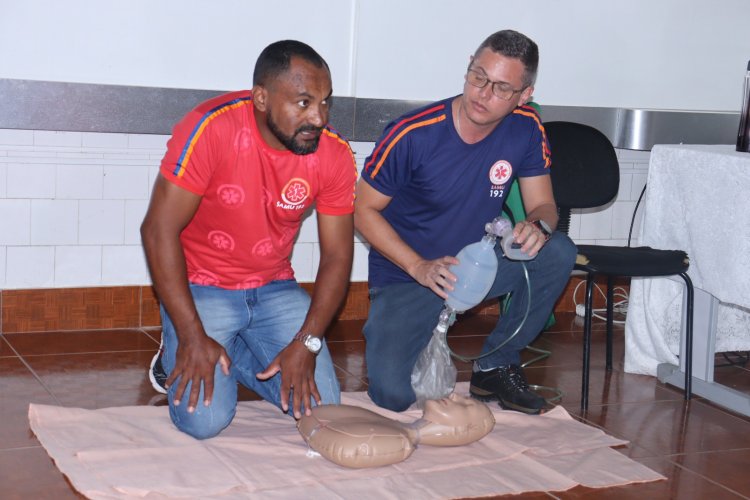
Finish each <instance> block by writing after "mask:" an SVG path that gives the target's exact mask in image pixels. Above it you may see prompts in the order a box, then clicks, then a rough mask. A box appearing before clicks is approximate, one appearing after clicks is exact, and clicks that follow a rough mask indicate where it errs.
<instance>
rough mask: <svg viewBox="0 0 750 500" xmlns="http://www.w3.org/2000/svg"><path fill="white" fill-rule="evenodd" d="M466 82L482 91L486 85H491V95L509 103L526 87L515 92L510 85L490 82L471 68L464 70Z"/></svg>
mask: <svg viewBox="0 0 750 500" xmlns="http://www.w3.org/2000/svg"><path fill="white" fill-rule="evenodd" d="M466 81H467V82H468V83H469V84H470V85H473V86H475V87H477V88H480V89H483V88H484V87H486V86H487V84H488V83H491V84H492V93H493V94H495V96H497V97H499V98H500V99H502V100H503V101H510V100H511V98H512V97H513V96H514V95H516V94H518V93H519V92H523V91H524V90H526V87H524V88H521V89H518V90H516V89H514V88H513V87H511V86H510V84H509V83H507V82H493V81H492V80H490V79H489V78H487V76H486V75H484V74H482V73H480V72H479V71H477V70H475V69H471V68H469V69H468V70H466Z"/></svg>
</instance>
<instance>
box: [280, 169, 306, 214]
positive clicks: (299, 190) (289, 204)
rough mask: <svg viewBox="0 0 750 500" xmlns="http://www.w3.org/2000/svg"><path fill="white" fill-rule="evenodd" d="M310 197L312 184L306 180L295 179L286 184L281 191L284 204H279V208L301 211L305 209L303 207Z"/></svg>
mask: <svg viewBox="0 0 750 500" xmlns="http://www.w3.org/2000/svg"><path fill="white" fill-rule="evenodd" d="M309 196H310V184H308V183H307V181H306V180H305V179H300V178H299V177H295V178H293V179H291V180H290V181H289V182H287V183H286V186H284V189H282V190H281V199H282V200H284V203H283V204H282V203H279V202H277V206H278V207H280V208H284V209H287V210H289V209H294V210H299V209H301V208H304V205H302V204H303V203H304V202H305V200H306V199H307V198H308V197H309Z"/></svg>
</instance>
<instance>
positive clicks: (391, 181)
mask: <svg viewBox="0 0 750 500" xmlns="http://www.w3.org/2000/svg"><path fill="white" fill-rule="evenodd" d="M453 99H454V98H450V99H446V100H443V101H439V102H437V103H434V104H431V105H429V106H425V107H423V108H420V109H417V110H414V111H412V112H410V113H407V114H405V115H404V116H402V117H400V118H398V119H397V120H394V121H393V122H391V123H390V124H389V125H388V126H387V127H386V128H385V130H384V132H383V135H382V137H381V138H380V139H379V140H378V141H377V143H376V144H375V149H374V150H373V152H372V154H371V155H370V156H369V157H368V158H367V160H366V161H365V166H364V169H363V171H362V178H363V179H364V181H365V182H367V183H368V184H370V186H372V187H373V188H374V189H376V190H377V191H378V192H380V193H382V194H384V195H386V196H389V197H391V201H390V203H389V204H388V205H387V206H386V208H385V209H384V210H383V212H382V215H383V217H384V218H385V219H386V220H387V221H388V223H390V224H391V226H393V228H394V230H395V231H396V232H397V233H398V234H399V236H400V237H401V238H402V239H403V240H404V242H406V243H407V244H408V245H409V246H411V247H412V248H413V249H414V251H416V252H417V253H419V254H420V255H421V256H422V257H423V258H425V259H436V258H438V257H443V256H445V255H456V254H457V253H458V252H459V250H461V248H463V247H464V246H466V245H467V244H469V243H474V242H475V241H479V239H481V238H482V236H483V235H484V224H485V223H486V222H489V221H491V220H492V219H494V218H495V217H497V216H498V215H500V214H501V212H502V207H503V203H504V202H505V197H506V196H507V193H508V192H509V190H510V186H511V183H512V182H513V179H514V178H515V177H532V176H537V175H549V166H550V157H549V145H548V143H547V139H546V135H545V133H544V127H543V126H542V123H541V120H540V119H539V116H538V115H537V113H536V111H535V110H534V109H533V108H531V107H529V106H519V107H518V108H516V109H515V110H514V111H513V112H512V113H511V114H509V115H508V116H506V117H505V118H504V119H503V120H502V121H501V122H500V123H499V124H498V126H497V127H496V128H495V130H493V132H492V133H491V134H490V135H488V136H487V137H485V138H484V139H483V140H481V141H480V142H478V143H476V144H466V143H465V142H464V141H463V140H461V138H460V137H459V135H458V132H457V131H456V129H455V127H454V126H453V119H452V116H453V115H452V114H451V102H452V101H453ZM409 281H413V278H412V277H411V276H409V275H408V274H407V273H405V272H404V271H403V270H401V269H400V268H399V267H398V266H396V265H395V264H393V263H392V262H391V261H389V260H388V259H387V258H385V257H383V256H382V255H381V254H380V253H379V252H378V251H377V250H375V249H374V248H373V249H371V250H370V256H369V284H370V286H371V287H378V286H384V285H388V284H392V283H400V282H409Z"/></svg>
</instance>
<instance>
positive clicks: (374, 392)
mask: <svg viewBox="0 0 750 500" xmlns="http://www.w3.org/2000/svg"><path fill="white" fill-rule="evenodd" d="M367 393H368V394H369V396H370V399H372V402H373V403H375V404H376V405H378V406H380V407H381V408H385V409H387V410H391V411H399V412H400V411H404V410H407V409H408V408H409V407H410V406H411V405H412V403H414V401H416V396H415V395H414V391H411V390H410V391H408V393H407V391H401V392H396V391H388V390H382V389H381V390H378V389H377V388H373V387H372V386H370V389H369V390H368V391H367Z"/></svg>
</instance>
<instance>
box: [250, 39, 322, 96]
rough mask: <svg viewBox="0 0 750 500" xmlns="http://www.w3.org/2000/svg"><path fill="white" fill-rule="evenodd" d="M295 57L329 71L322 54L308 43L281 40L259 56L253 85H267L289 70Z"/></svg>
mask: <svg viewBox="0 0 750 500" xmlns="http://www.w3.org/2000/svg"><path fill="white" fill-rule="evenodd" d="M295 56H296V57H300V58H302V59H304V60H305V61H307V62H309V63H312V64H314V65H315V66H317V67H318V68H322V67H325V68H326V69H329V68H328V64H327V63H326V62H325V60H324V59H323V58H322V57H321V56H320V54H318V53H317V52H315V49H313V48H312V47H310V46H309V45H307V44H306V43H302V42H298V41H297V40H280V41H278V42H274V43H272V44H271V45H269V46H268V47H266V48H265V49H263V52H261V53H260V55H259V56H258V60H257V61H256V62H255V70H254V71H253V85H266V84H267V83H268V81H269V80H271V79H273V78H276V77H277V76H278V75H280V74H281V73H283V72H284V71H286V70H288V69H289V64H290V62H291V60H292V57H295ZM329 71H330V70H329Z"/></svg>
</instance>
